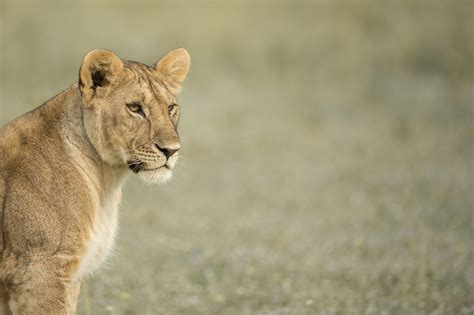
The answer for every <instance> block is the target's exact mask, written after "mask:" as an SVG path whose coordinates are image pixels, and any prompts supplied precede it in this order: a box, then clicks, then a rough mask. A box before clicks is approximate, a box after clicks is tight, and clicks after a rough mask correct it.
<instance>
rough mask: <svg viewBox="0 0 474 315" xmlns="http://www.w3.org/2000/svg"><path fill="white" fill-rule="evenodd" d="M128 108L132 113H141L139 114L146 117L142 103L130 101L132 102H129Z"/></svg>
mask: <svg viewBox="0 0 474 315" xmlns="http://www.w3.org/2000/svg"><path fill="white" fill-rule="evenodd" d="M127 108H128V110H129V111H131V112H132V113H135V114H139V115H141V116H143V117H145V112H144V111H143V108H142V106H141V105H140V104H138V103H130V104H127Z"/></svg>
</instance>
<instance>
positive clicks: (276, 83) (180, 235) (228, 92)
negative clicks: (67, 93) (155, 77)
mask: <svg viewBox="0 0 474 315" xmlns="http://www.w3.org/2000/svg"><path fill="white" fill-rule="evenodd" d="M0 6H1V7H0V12H1V15H0V18H1V24H0V26H1V62H0V65H1V71H0V73H1V84H0V86H1V103H0V123H1V124H2V125H3V124H5V123H6V122H7V121H9V120H11V119H12V118H14V117H16V116H18V115H20V114H22V113H24V112H25V111H28V110H30V109H32V108H34V107H36V106H38V105H40V104H41V103H43V102H44V101H45V100H47V99H49V98H51V97H52V96H53V95H55V94H57V93H58V92H59V91H61V90H62V89H64V88H66V87H67V86H68V85H69V84H70V83H73V82H74V81H75V80H76V79H77V72H78V69H79V66H80V63H81V60H82V58H83V56H84V55H85V54H86V53H87V52H88V51H89V50H91V49H93V48H108V49H111V50H113V51H114V52H116V53H117V54H118V55H119V56H121V57H123V58H126V59H131V60H138V61H142V62H145V63H148V64H152V63H154V62H155V61H156V60H157V59H158V58H159V57H160V56H161V55H163V54H164V53H166V52H167V51H168V50H170V49H173V48H176V47H185V48H186V49H188V50H189V52H190V54H191V56H192V67H191V71H190V74H189V77H188V79H187V81H186V82H185V88H184V91H183V93H182V95H181V96H180V98H179V103H180V104H181V105H182V119H181V123H180V133H181V137H182V142H183V154H182V159H181V163H180V165H179V167H178V168H177V170H176V172H175V177H174V180H173V181H172V182H171V183H169V184H167V185H166V186H163V187H160V186H145V185H144V184H142V183H141V182H139V181H138V180H137V179H135V178H133V177H132V178H131V179H130V180H129V182H128V183H127V186H126V189H125V194H124V196H125V197H124V201H123V204H122V207H121V227H120V232H119V236H118V241H117V243H118V245H117V250H116V253H115V255H114V257H113V258H112V259H111V260H110V263H109V264H108V266H107V267H106V268H105V269H103V270H101V271H100V272H99V273H97V274H96V276H95V277H93V278H91V279H89V280H88V281H87V286H86V287H85V288H83V291H82V295H81V298H80V301H79V313H80V314H474V289H473V288H474V261H473V246H474V245H473V244H474V234H473V233H474V232H473V229H474V219H473V202H474V200H473V188H474V187H473V178H474V173H473V162H474V158H473V144H474V139H473V136H474V132H473V131H474V130H473V115H474V104H473V91H474V88H473V56H474V40H473V38H474V34H473V19H474V11H473V10H474V1H469V0H465V1H462V0H460V1H441V0H433V1H429V0H425V1H401V0H400V1H375V0H374V1H355V0H354V1H314V2H299V1H278V2H263V1H262V2H250V1H245V2H243V1H242V2H240V1H233V2H227V1H215V2H203V1H184V2H172V1H168V2H158V1H157V2H151V1H150V2H139V1H137V2H132V1H129V2H124V1H121V2H81V1H75V2H71V3H67V2H55V1H41V2H40V1H5V0H2V2H1V4H0Z"/></svg>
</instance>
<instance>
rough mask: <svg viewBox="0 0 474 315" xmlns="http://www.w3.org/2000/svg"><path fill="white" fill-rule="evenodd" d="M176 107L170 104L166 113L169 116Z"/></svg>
mask: <svg viewBox="0 0 474 315" xmlns="http://www.w3.org/2000/svg"><path fill="white" fill-rule="evenodd" d="M176 106H177V105H176V104H171V105H169V106H168V113H170V114H171V113H172V112H173V110H174V109H175V108H176Z"/></svg>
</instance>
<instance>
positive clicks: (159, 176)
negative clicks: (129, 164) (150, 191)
mask: <svg viewBox="0 0 474 315" xmlns="http://www.w3.org/2000/svg"><path fill="white" fill-rule="evenodd" d="M137 175H138V177H140V179H141V180H142V181H144V182H145V183H147V184H164V183H166V182H168V181H169V180H170V179H171V177H172V176H173V172H172V171H171V170H170V169H169V168H167V167H166V166H162V167H159V168H157V169H155V170H142V171H140V172H138V173H137Z"/></svg>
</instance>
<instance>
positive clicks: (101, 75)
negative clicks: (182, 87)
mask: <svg viewBox="0 0 474 315" xmlns="http://www.w3.org/2000/svg"><path fill="white" fill-rule="evenodd" d="M122 70H123V62H122V60H120V58H119V57H117V56H116V55H115V54H114V53H113V52H111V51H109V50H105V49H95V50H92V51H91V52H89V53H88V54H87V55H86V56H85V57H84V60H83V62H82V65H81V69H80V70H79V88H80V89H81V92H82V94H83V97H84V98H85V99H86V100H87V101H90V100H91V99H92V98H93V97H95V96H96V95H98V94H100V93H101V90H103V89H104V88H106V87H108V86H109V85H110V84H112V83H113V82H114V81H115V80H116V79H117V78H118V76H119V74H120V73H121V72H122Z"/></svg>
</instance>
